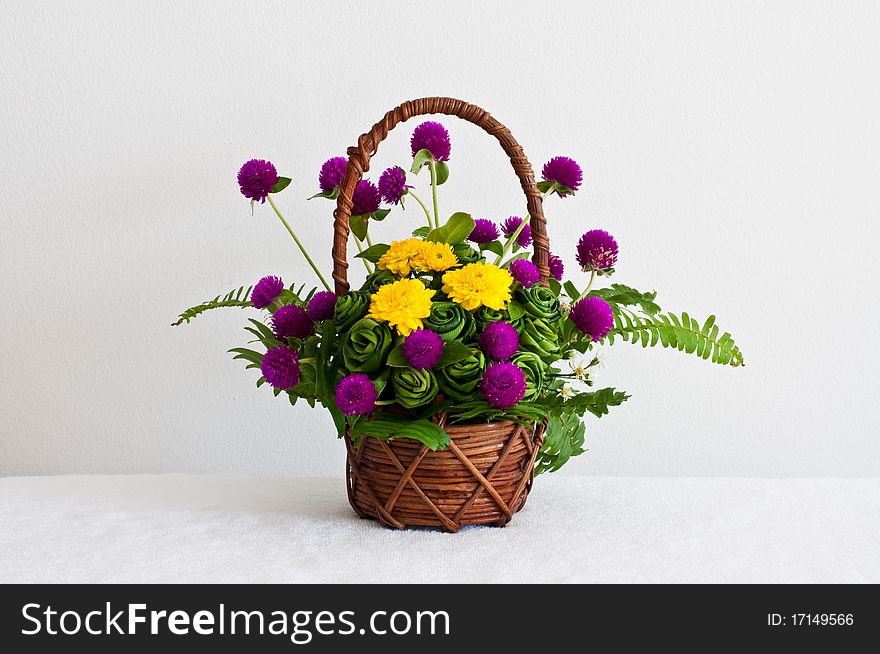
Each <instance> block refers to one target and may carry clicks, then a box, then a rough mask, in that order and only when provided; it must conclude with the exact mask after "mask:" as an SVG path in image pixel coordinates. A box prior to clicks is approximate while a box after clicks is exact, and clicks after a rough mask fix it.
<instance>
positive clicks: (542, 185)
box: [537, 180, 553, 193]
mask: <svg viewBox="0 0 880 654" xmlns="http://www.w3.org/2000/svg"><path fill="white" fill-rule="evenodd" d="M537 186H538V190H539V191H541V193H546V192H547V191H549V190H550V187H551V186H553V182H548V181H547V180H541V181H540V182H538V184H537Z"/></svg>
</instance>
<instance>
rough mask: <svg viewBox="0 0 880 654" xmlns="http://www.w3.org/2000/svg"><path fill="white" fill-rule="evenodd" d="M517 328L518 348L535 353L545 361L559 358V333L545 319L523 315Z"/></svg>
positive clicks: (550, 361)
mask: <svg viewBox="0 0 880 654" xmlns="http://www.w3.org/2000/svg"><path fill="white" fill-rule="evenodd" d="M517 329H518V330H519V346H520V349H522V350H526V351H528V352H533V353H534V354H537V355H538V356H539V357H541V360H542V361H544V362H545V363H552V362H553V361H556V360H557V359H558V358H559V347H560V346H559V334H558V332H557V331H556V329H555V328H554V326H552V325H550V324H548V323H547V321H546V320H543V319H541V318H532V317H531V316H524V317H523V318H522V320H521V321H520V324H519V325H518V327H517Z"/></svg>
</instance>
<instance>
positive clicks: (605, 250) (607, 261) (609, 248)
mask: <svg viewBox="0 0 880 654" xmlns="http://www.w3.org/2000/svg"><path fill="white" fill-rule="evenodd" d="M577 260H578V263H579V264H581V267H582V268H583V269H584V270H607V269H608V268H613V267H614V264H615V263H616V262H617V241H615V240H614V237H613V236H611V234H609V233H608V232H606V231H604V230H602V229H592V230H590V231H589V232H587V233H586V234H584V235H583V236H581V239H580V240H579V241H578V244H577Z"/></svg>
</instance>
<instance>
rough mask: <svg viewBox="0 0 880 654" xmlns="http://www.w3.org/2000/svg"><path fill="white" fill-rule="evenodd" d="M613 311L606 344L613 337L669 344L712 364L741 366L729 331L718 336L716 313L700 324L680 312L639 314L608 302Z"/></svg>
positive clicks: (641, 342)
mask: <svg viewBox="0 0 880 654" xmlns="http://www.w3.org/2000/svg"><path fill="white" fill-rule="evenodd" d="M611 308H612V311H613V313H614V327H613V329H612V330H611V331H610V332H608V335H607V336H606V337H605V339H603V340H607V342H608V344H609V345H613V344H614V338H615V336H616V337H619V338H620V339H621V340H624V341H629V342H631V343H633V344H634V345H635V344H641V346H642V347H648V346H651V347H653V346H655V345H657V343H660V344H661V345H662V346H663V347H671V348H675V349H676V350H679V351H681V352H686V353H688V354H696V355H697V356H698V357H700V358H702V359H707V360H708V359H711V360H712V362H713V363H719V364H722V365H730V366H735V367H736V366H742V365H744V362H743V355H742V352H740V349H739V347H738V346H737V345H736V343H734V341H733V338H732V337H731V335H730V334H729V333H728V332H724V333H723V334H722V335H721V336H720V337H719V336H718V332H719V331H720V330H719V329H718V325H716V324H715V316H709V317H708V318H707V319H706V322H705V323H703V325H702V327H701V326H700V323H699V322H698V321H697V320H695V319H694V318H692V317H691V316H689V315H688V313H687V312H683V313H682V314H681V316H678V315H676V314H674V313H671V312H670V313H656V314H654V315H649V316H648V315H638V314H636V313H633V312H631V311H629V310H627V309H624V308H623V307H622V306H620V305H615V304H611Z"/></svg>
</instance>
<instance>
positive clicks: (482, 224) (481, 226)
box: [467, 218, 499, 243]
mask: <svg viewBox="0 0 880 654" xmlns="http://www.w3.org/2000/svg"><path fill="white" fill-rule="evenodd" d="M498 235H499V234H498V225H496V224H495V223H493V222H492V221H491V220H487V219H485V218H477V219H476V220H475V221H474V228H473V230H471V233H470V235H469V236H468V237H467V238H468V240H469V241H470V242H471V243H491V242H492V241H494V240H495V239H497V238H498Z"/></svg>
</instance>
